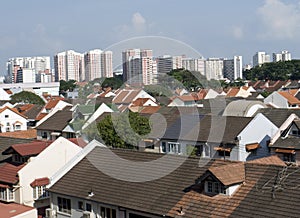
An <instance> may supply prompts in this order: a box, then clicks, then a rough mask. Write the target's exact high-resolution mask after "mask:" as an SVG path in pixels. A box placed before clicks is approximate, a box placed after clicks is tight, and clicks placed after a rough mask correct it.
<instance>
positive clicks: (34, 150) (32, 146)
mask: <svg viewBox="0 0 300 218" xmlns="http://www.w3.org/2000/svg"><path fill="white" fill-rule="evenodd" d="M51 143H52V141H51V142H49V141H34V142H30V143H24V144H14V145H12V146H10V147H9V148H8V149H7V150H5V151H4V152H3V154H6V155H7V154H13V153H15V152H16V153H18V154H19V155H21V156H32V155H37V154H39V153H41V152H42V151H43V150H44V149H45V148H47V147H48V146H49V145H50V144H51Z"/></svg>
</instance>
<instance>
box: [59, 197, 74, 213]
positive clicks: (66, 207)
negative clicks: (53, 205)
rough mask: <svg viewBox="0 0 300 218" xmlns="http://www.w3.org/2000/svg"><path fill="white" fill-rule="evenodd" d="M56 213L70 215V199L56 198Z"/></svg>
mask: <svg viewBox="0 0 300 218" xmlns="http://www.w3.org/2000/svg"><path fill="white" fill-rule="evenodd" d="M57 204H58V211H60V212H63V213H67V214H71V199H68V198H62V197H57Z"/></svg>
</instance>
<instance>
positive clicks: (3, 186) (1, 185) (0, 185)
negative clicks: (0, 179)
mask: <svg viewBox="0 0 300 218" xmlns="http://www.w3.org/2000/svg"><path fill="white" fill-rule="evenodd" d="M0 188H9V186H8V185H3V184H0Z"/></svg>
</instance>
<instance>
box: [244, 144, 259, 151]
mask: <svg viewBox="0 0 300 218" xmlns="http://www.w3.org/2000/svg"><path fill="white" fill-rule="evenodd" d="M258 148H260V145H259V143H251V144H247V145H246V151H253V150H255V149H258Z"/></svg>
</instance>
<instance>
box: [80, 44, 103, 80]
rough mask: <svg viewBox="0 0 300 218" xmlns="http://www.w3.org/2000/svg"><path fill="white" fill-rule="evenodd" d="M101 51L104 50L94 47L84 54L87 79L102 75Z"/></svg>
mask: <svg viewBox="0 0 300 218" xmlns="http://www.w3.org/2000/svg"><path fill="white" fill-rule="evenodd" d="M101 53H102V50H100V49H94V50H91V51H88V52H86V53H85V54H84V66H85V79H86V81H92V80H94V79H96V78H100V77H102V74H101Z"/></svg>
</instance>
